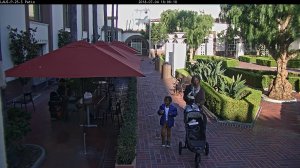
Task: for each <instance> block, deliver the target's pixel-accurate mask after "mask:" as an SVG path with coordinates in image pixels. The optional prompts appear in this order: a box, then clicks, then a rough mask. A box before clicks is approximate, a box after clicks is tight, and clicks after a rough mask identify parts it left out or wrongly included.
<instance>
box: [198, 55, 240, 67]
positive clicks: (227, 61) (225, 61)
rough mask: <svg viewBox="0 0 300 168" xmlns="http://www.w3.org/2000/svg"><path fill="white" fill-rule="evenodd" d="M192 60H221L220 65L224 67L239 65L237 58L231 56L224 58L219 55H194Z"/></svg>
mask: <svg viewBox="0 0 300 168" xmlns="http://www.w3.org/2000/svg"><path fill="white" fill-rule="evenodd" d="M194 60H197V61H198V62H199V61H201V60H216V61H222V66H223V67H224V68H228V67H237V66H238V65H239V60H236V59H232V58H226V57H220V56H206V55H197V56H195V57H194Z"/></svg>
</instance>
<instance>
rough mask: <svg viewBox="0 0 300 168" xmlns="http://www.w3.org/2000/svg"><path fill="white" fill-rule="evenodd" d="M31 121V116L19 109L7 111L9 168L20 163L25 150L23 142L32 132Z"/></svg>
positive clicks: (6, 131) (6, 129) (6, 128)
mask: <svg viewBox="0 0 300 168" xmlns="http://www.w3.org/2000/svg"><path fill="white" fill-rule="evenodd" d="M30 119H31V114H30V113H29V112H26V111H22V110H20V109H19V108H10V109H8V111H7V119H6V123H5V142H6V153H7V161H8V165H9V167H15V166H17V165H18V164H19V163H20V159H21V154H22V151H23V149H24V146H23V145H22V141H23V139H24V137H25V136H26V134H27V133H28V132H30V131H31V128H30Z"/></svg>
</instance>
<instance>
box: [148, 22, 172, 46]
mask: <svg viewBox="0 0 300 168" xmlns="http://www.w3.org/2000/svg"><path fill="white" fill-rule="evenodd" d="M167 37H168V35H167V29H166V27H165V25H164V24H162V23H152V25H151V41H152V43H153V44H155V45H157V44H158V43H159V42H161V41H164V40H165V39H167Z"/></svg>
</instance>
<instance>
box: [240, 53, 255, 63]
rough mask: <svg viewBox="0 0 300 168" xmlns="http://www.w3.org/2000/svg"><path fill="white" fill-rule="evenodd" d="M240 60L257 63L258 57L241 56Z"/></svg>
mask: <svg viewBox="0 0 300 168" xmlns="http://www.w3.org/2000/svg"><path fill="white" fill-rule="evenodd" d="M239 61H242V62H248V63H256V57H254V56H247V55H244V56H239Z"/></svg>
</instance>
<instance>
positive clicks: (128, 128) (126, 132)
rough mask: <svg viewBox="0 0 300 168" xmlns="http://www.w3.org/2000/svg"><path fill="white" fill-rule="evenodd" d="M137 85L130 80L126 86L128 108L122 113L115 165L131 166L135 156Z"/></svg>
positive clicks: (134, 79) (134, 80)
mask: <svg viewBox="0 0 300 168" xmlns="http://www.w3.org/2000/svg"><path fill="white" fill-rule="evenodd" d="M136 95H137V84H136V78H130V80H129V85H128V106H126V109H125V112H124V116H123V118H124V122H123V125H122V127H121V129H120V134H119V136H118V146H117V163H118V164H131V163H132V161H133V160H134V158H135V156H136V150H135V149H136V142H137V141H136V139H137V133H136V129H137V98H136Z"/></svg>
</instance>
